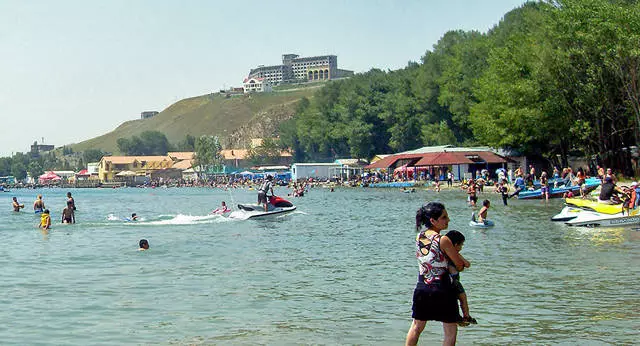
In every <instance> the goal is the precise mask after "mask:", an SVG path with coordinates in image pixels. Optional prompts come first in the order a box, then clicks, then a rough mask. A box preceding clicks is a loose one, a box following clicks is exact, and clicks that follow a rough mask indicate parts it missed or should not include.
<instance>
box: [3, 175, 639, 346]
mask: <svg viewBox="0 0 640 346" xmlns="http://www.w3.org/2000/svg"><path fill="white" fill-rule="evenodd" d="M67 191H68V190H61V189H44V190H14V191H13V192H12V193H4V194H3V195H4V196H3V201H4V202H2V203H4V204H3V205H5V206H6V207H5V208H4V209H5V210H6V211H5V212H1V213H0V243H1V244H2V247H1V248H0V266H1V268H2V271H1V273H2V280H0V291H1V292H2V296H1V298H0V343H2V344H3V345H4V344H18V345H24V344H38V343H41V344H65V345H86V344H91V345H99V344H234V345H237V344H240V345H243V344H247V345H248V344H330V345H332V344H377V345H400V344H402V343H403V342H404V337H405V335H406V332H407V329H408V327H409V325H410V323H411V296H412V291H413V288H414V286H415V281H416V277H417V271H418V265H417V261H416V259H415V255H414V254H415V243H414V239H415V232H414V217H415V211H416V210H417V208H418V207H419V206H420V205H421V204H423V203H424V202H426V201H432V200H440V201H442V202H444V203H445V205H446V206H447V209H448V211H449V215H450V217H451V222H450V226H449V229H457V230H460V231H462V232H463V233H464V234H465V236H466V238H467V241H466V243H465V248H464V250H463V252H462V253H463V255H464V256H465V257H466V258H467V259H469V260H470V261H471V262H472V267H471V268H470V269H469V270H467V271H465V272H463V273H462V275H461V281H462V283H463V285H464V286H465V288H466V290H467V293H468V295H469V303H470V306H471V315H472V316H474V317H475V318H476V319H477V320H478V325H475V326H470V327H466V328H460V330H459V333H458V343H459V344H461V345H467V344H487V345H489V344H491V345H493V344H532V343H533V344H601V345H606V344H610V345H620V344H634V343H637V342H638V340H640V336H639V334H638V327H640V300H639V298H638V293H639V292H640V232H639V231H635V230H632V229H588V228H569V227H566V226H565V225H563V224H556V223H552V222H551V221H549V218H550V217H551V216H552V215H553V214H555V213H557V212H559V211H560V209H561V201H559V200H554V201H551V202H549V204H544V203H543V202H541V201H522V200H520V201H518V200H510V201H509V203H510V205H509V206H507V207H504V206H503V205H502V203H501V201H500V199H499V196H498V195H495V194H493V193H484V194H481V195H480V199H481V200H482V199H484V198H489V199H490V200H492V201H493V205H492V208H491V210H490V213H489V217H490V219H492V220H494V221H495V222H496V227H494V228H492V229H487V230H480V229H471V227H469V226H468V221H469V217H470V214H471V211H472V210H471V208H469V207H468V206H466V203H465V199H464V198H465V194H464V193H463V192H461V191H442V192H440V193H435V192H433V191H429V192H427V191H418V192H416V193H412V194H405V193H401V192H400V191H399V190H397V189H393V190H391V189H386V190H385V189H336V191H335V192H333V193H332V192H330V191H329V190H327V189H325V188H316V189H312V190H311V192H310V193H309V194H308V195H307V196H305V197H303V198H295V199H291V200H292V202H294V203H295V204H296V205H297V206H298V211H297V212H295V213H293V214H289V215H286V216H283V217H280V218H276V219H273V220H262V221H251V220H249V221H236V220H229V219H225V218H222V217H218V216H208V215H207V214H208V213H209V212H210V211H211V210H212V209H214V208H215V207H216V206H217V205H219V204H220V201H222V200H225V201H227V203H228V204H230V205H235V204H236V203H238V202H240V201H241V202H254V201H255V199H256V193H255V191H245V190H232V191H230V192H229V191H222V190H212V189H199V188H189V189H187V188H182V189H178V188H167V189H161V188H158V189H133V188H131V189H78V190H69V191H71V192H72V193H73V195H74V197H75V199H76V204H77V207H78V212H77V214H76V218H77V224H75V225H61V224H59V222H60V221H59V220H60V212H61V210H62V208H63V207H64V201H65V194H66V192H67ZM286 192H287V190H285V189H284V188H281V187H280V188H276V193H279V194H280V195H286ZM38 193H42V194H43V195H44V201H45V203H46V205H47V207H48V208H49V209H51V210H52V219H53V222H54V223H53V227H52V230H51V231H50V232H49V233H48V234H43V233H42V232H41V231H40V230H38V229H37V228H35V225H36V223H37V222H38V218H37V217H35V216H34V215H33V214H32V208H31V205H32V203H33V201H34V199H35V197H36V195H37V194H38ZM14 195H15V196H17V197H18V199H19V200H20V201H21V202H23V203H25V204H26V208H25V211H26V212H21V213H13V212H11V211H10V204H11V201H10V199H11V196H14ZM132 212H136V213H137V214H138V215H139V216H141V217H142V221H141V222H137V223H132V222H125V221H123V218H125V217H127V216H130V215H131V213H132ZM141 238H146V239H148V240H149V243H150V244H151V248H150V250H149V251H144V252H139V251H137V249H138V241H139V240H140V239H141ZM441 340H442V326H441V324H440V323H435V322H430V323H428V324H427V328H426V329H425V332H424V333H423V335H422V337H421V344H423V345H431V344H440V342H441Z"/></svg>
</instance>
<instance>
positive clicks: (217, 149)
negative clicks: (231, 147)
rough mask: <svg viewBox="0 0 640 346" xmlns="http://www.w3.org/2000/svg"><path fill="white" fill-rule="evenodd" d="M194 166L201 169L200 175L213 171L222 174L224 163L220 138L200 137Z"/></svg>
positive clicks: (196, 145)
mask: <svg viewBox="0 0 640 346" xmlns="http://www.w3.org/2000/svg"><path fill="white" fill-rule="evenodd" d="M195 149H196V151H195V158H194V161H195V162H194V166H195V167H198V168H199V174H200V175H204V174H205V172H209V171H211V170H213V171H215V172H220V171H221V170H222V165H223V162H224V157H223V156H222V153H221V151H222V145H221V144H220V139H219V138H218V136H200V137H198V138H197V139H196V143H195Z"/></svg>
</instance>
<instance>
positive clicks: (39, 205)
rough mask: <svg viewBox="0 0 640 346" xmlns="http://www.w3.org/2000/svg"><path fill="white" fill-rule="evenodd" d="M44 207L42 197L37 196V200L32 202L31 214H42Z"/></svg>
mask: <svg viewBox="0 0 640 346" xmlns="http://www.w3.org/2000/svg"><path fill="white" fill-rule="evenodd" d="M45 208H46V207H45V206H44V201H43V200H42V195H38V198H37V199H36V201H35V202H33V212H34V213H36V214H39V213H42V212H43V211H44V209H45Z"/></svg>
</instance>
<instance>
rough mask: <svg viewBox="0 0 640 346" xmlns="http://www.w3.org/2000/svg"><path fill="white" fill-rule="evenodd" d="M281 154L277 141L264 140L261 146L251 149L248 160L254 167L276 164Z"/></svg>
mask: <svg viewBox="0 0 640 346" xmlns="http://www.w3.org/2000/svg"><path fill="white" fill-rule="evenodd" d="M280 152H281V148H280V145H279V144H278V142H277V141H274V140H273V139H271V138H264V139H263V140H262V143H261V144H260V146H257V147H254V148H251V149H249V154H248V160H249V162H251V164H253V165H263V164H274V163H276V162H277V160H278V159H279V158H280Z"/></svg>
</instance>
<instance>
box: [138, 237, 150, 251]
mask: <svg viewBox="0 0 640 346" xmlns="http://www.w3.org/2000/svg"><path fill="white" fill-rule="evenodd" d="M139 244H140V248H139V249H138V251H145V250H149V242H148V241H147V240H146V239H140V243H139Z"/></svg>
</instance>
